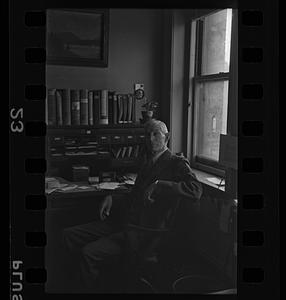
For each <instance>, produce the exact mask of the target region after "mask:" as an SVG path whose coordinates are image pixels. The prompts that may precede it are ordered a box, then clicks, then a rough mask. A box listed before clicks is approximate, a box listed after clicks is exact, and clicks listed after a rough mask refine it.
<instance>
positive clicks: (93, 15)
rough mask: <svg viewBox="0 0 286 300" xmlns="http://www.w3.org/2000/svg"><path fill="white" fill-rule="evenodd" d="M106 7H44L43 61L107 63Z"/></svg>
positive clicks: (82, 64)
mask: <svg viewBox="0 0 286 300" xmlns="http://www.w3.org/2000/svg"><path fill="white" fill-rule="evenodd" d="M108 30H109V12H108V10H107V9H96V10H73V9H47V32H46V51H47V64H53V65H71V66H89V67H107V65H108Z"/></svg>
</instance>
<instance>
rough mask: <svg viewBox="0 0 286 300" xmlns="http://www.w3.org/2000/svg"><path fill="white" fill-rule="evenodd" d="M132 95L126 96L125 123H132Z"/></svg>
mask: <svg viewBox="0 0 286 300" xmlns="http://www.w3.org/2000/svg"><path fill="white" fill-rule="evenodd" d="M132 98H133V97H132V94H128V95H127V123H132V104H133V101H132Z"/></svg>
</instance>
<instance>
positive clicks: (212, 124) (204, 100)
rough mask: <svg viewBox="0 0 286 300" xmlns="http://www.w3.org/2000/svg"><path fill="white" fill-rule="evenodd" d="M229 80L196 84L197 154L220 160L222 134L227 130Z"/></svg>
mask: <svg viewBox="0 0 286 300" xmlns="http://www.w3.org/2000/svg"><path fill="white" fill-rule="evenodd" d="M227 103H228V80H223V81H215V82H204V83H198V84H197V86H196V112H197V113H196V116H197V122H196V124H197V130H196V131H197V132H198V133H199V134H198V136H197V143H196V146H197V149H196V155H198V156H200V157H204V158H207V159H211V160H215V161H218V159H219V138H220V134H221V133H222V134H226V130H227V127H226V126H227Z"/></svg>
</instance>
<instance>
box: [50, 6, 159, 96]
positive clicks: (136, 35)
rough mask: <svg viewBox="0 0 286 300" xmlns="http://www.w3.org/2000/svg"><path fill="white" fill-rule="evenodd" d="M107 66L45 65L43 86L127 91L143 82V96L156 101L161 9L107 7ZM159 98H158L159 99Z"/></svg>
mask: <svg viewBox="0 0 286 300" xmlns="http://www.w3.org/2000/svg"><path fill="white" fill-rule="evenodd" d="M109 18H110V21H109V58H108V67H107V68H94V67H74V66H55V65H48V66H47V68H46V86H47V88H87V89H110V90H114V91H117V92H118V93H130V92H132V91H133V84H134V83H144V85H145V91H146V96H147V97H148V98H150V99H154V100H157V101H158V100H159V99H160V97H161V89H160V84H158V82H160V78H161V74H160V72H161V64H162V61H161V60H162V56H163V55H162V49H161V47H162V11H161V10H159V9H157V10H154V9H153V10H152V9H110V16H109ZM159 101H160V100H159Z"/></svg>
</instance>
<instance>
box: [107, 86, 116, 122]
mask: <svg viewBox="0 0 286 300" xmlns="http://www.w3.org/2000/svg"><path fill="white" fill-rule="evenodd" d="M114 94H115V92H110V91H108V122H109V123H110V124H111V123H113V95H114Z"/></svg>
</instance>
